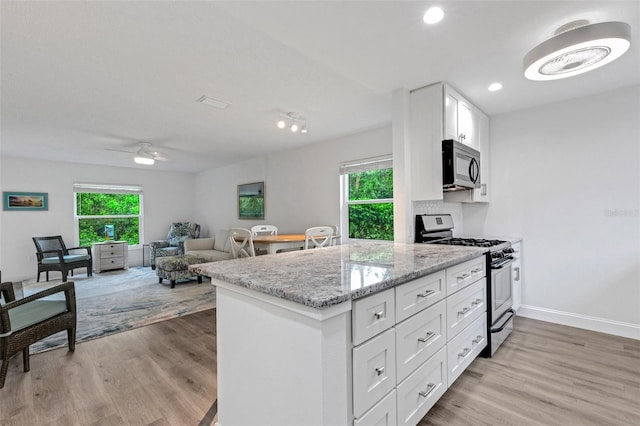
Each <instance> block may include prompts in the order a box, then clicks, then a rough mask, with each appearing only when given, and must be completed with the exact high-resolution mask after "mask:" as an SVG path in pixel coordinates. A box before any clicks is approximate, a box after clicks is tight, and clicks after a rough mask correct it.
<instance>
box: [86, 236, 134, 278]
mask: <svg viewBox="0 0 640 426" xmlns="http://www.w3.org/2000/svg"><path fill="white" fill-rule="evenodd" d="M109 269H129V246H128V244H127V242H126V241H105V242H103V243H94V244H93V270H94V271H96V272H98V273H99V272H102V271H105V270H109Z"/></svg>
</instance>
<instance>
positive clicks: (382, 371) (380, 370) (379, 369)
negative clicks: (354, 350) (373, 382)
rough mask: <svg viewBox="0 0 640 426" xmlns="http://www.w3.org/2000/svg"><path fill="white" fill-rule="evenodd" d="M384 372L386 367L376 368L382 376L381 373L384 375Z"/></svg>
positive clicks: (377, 372)
mask: <svg viewBox="0 0 640 426" xmlns="http://www.w3.org/2000/svg"><path fill="white" fill-rule="evenodd" d="M382 373H384V367H378V368H376V374H377V375H378V376H381V375H382Z"/></svg>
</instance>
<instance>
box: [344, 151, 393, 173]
mask: <svg viewBox="0 0 640 426" xmlns="http://www.w3.org/2000/svg"><path fill="white" fill-rule="evenodd" d="M392 167H393V158H392V157H391V155H384V156H381V157H371V158H365V159H362V160H357V161H350V162H346V163H341V164H340V174H341V175H348V174H351V173H358V172H367V171H370V170H380V169H389V168H392Z"/></svg>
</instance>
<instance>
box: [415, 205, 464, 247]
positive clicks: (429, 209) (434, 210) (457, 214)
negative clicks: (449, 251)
mask: <svg viewBox="0 0 640 426" xmlns="http://www.w3.org/2000/svg"><path fill="white" fill-rule="evenodd" d="M417 214H450V215H451V218H452V219H453V225H454V228H453V235H454V236H458V235H464V222H463V220H462V203H445V202H444V201H414V202H413V214H412V215H411V217H412V218H415V216H416V215H417ZM414 227H415V221H413V220H412V221H411V225H410V226H409V228H411V229H409V235H410V237H409V241H411V242H413V239H414V236H415V229H414Z"/></svg>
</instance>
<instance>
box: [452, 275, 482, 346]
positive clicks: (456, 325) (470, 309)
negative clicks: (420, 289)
mask: <svg viewBox="0 0 640 426" xmlns="http://www.w3.org/2000/svg"><path fill="white" fill-rule="evenodd" d="M486 299H487V279H486V278H482V279H481V280H480V281H477V282H475V283H473V284H471V285H470V286H469V287H467V288H464V289H462V290H460V291H459V292H457V293H455V294H453V295H451V296H449V297H447V340H451V339H452V338H454V337H455V336H456V335H457V334H458V333H460V332H461V331H462V330H464V329H465V328H466V327H467V326H468V325H469V324H471V323H472V322H473V321H474V320H475V319H476V318H478V317H479V316H481V315H486V313H485V312H486V310H487V304H486Z"/></svg>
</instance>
